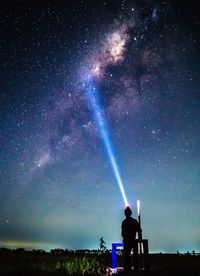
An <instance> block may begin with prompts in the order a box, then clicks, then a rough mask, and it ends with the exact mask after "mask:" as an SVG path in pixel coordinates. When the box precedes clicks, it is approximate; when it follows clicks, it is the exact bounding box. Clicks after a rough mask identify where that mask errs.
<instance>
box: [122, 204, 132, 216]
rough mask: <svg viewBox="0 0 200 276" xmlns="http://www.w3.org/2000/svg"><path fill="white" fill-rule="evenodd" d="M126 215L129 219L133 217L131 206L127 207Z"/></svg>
mask: <svg viewBox="0 0 200 276" xmlns="http://www.w3.org/2000/svg"><path fill="white" fill-rule="evenodd" d="M124 214H125V216H126V217H127V218H129V217H130V216H131V215H132V211H131V208H130V207H129V206H127V207H126V209H125V210H124Z"/></svg>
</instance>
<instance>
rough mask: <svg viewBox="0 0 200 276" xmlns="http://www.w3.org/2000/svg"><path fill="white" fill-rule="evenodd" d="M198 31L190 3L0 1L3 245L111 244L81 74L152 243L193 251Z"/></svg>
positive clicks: (111, 213) (116, 203)
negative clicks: (95, 100)
mask: <svg viewBox="0 0 200 276" xmlns="http://www.w3.org/2000/svg"><path fill="white" fill-rule="evenodd" d="M199 32H200V14H199V9H198V1H167V0H165V1H153V0H143V1H139V0H133V1H129V0H127V1H126V0H115V1H114V0H113V1H112V0H110V1H109V0H105V1H103V0H102V1H100V0H96V1H95V0H85V1H84V0H82V1H78V0H77V1H76V0H68V1H51V0H43V1H29V0H28V1H25V0H21V1H20V0H18V1H1V3H0V119H1V121H0V247H10V248H16V247H24V248H30V249H31V248H35V249H37V248H42V249H45V250H50V249H52V248H64V249H66V248H68V249H83V248H97V247H98V246H99V238H100V237H104V240H105V242H106V246H107V247H108V248H110V247H111V243H112V242H120V241H121V222H122V220H123V218H124V214H123V211H124V207H125V205H124V201H123V198H122V195H121V192H120V189H119V187H118V184H117V181H116V178H115V175H114V173H113V169H112V164H111V162H110V160H109V157H108V153H107V149H106V147H105V141H104V138H103V136H102V133H101V131H100V124H99V123H98V121H97V118H96V115H95V110H94V109H95V108H94V105H92V100H91V98H90V93H88V90H89V88H88V80H90V81H91V82H92V84H91V85H92V86H93V87H94V89H96V92H95V93H97V94H98V97H99V106H98V108H99V110H100V113H101V114H103V117H104V119H105V122H104V123H105V124H106V126H107V127H106V131H107V133H108V136H109V139H110V143H111V144H112V147H113V151H114V155H115V158H116V162H117V164H118V168H119V171H120V174H121V178H122V181H123V185H124V189H125V193H126V195H127V198H128V202H129V204H130V206H131V208H132V209H133V216H134V217H136V216H137V209H136V201H137V200H138V199H139V200H140V201H141V212H142V213H141V221H142V228H143V236H144V237H145V238H147V239H149V246H150V251H151V252H159V251H162V252H176V251H177V250H179V251H187V250H193V249H194V250H196V251H198V250H199V248H200V41H199V40H200V34H199ZM89 92H90V91H89Z"/></svg>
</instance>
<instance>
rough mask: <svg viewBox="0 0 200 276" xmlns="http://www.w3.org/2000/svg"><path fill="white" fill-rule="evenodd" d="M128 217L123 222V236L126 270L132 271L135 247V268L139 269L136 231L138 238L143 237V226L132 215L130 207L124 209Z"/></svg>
mask: <svg viewBox="0 0 200 276" xmlns="http://www.w3.org/2000/svg"><path fill="white" fill-rule="evenodd" d="M124 214H125V216H126V218H125V219H124V220H123V222H122V226H121V228H122V237H123V243H124V271H125V272H130V271H131V256H130V254H131V250H132V249H133V253H134V254H133V266H134V270H138V268H139V262H138V244H137V241H136V233H138V238H141V232H142V230H141V228H140V225H139V223H138V221H137V220H136V219H134V218H133V217H131V215H132V211H131V209H130V208H129V207H126V209H125V210H124Z"/></svg>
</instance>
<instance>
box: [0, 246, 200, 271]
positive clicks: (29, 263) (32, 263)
mask: <svg viewBox="0 0 200 276" xmlns="http://www.w3.org/2000/svg"><path fill="white" fill-rule="evenodd" d="M103 245H104V246H105V244H104V243H103ZM177 253H178V251H177ZM177 253H176V254H164V253H163V254H150V261H151V264H152V265H151V270H152V274H151V272H149V273H150V274H149V273H147V274H148V276H149V275H154V274H153V273H155V271H162V273H161V275H171V274H173V272H175V273H176V275H179V272H188V275H192V273H191V272H193V271H195V273H196V272H197V273H196V275H198V273H199V272H200V254H199V253H196V252H195V251H194V250H193V251H191V252H189V254H188V253H187V252H186V253H184V254H183V253H182V254H177ZM117 258H118V265H119V266H123V256H121V254H120V255H118V256H117ZM0 260H1V262H0V263H1V264H0V275H29V276H30V275H37V276H40V275H49V274H50V275H51V276H53V275H60V276H61V275H65V276H67V275H71V276H75V275H79V276H81V275H88V276H89V275H93V276H95V275H106V273H107V271H108V268H109V267H111V250H108V249H106V250H105V251H104V252H103V251H101V250H100V249H97V250H96V249H92V250H90V249H81V250H68V249H65V250H64V249H59V248H57V249H52V250H50V252H46V251H44V250H42V249H37V250H35V249H33V250H31V251H30V250H26V249H24V248H19V249H7V248H0ZM156 275H160V274H156Z"/></svg>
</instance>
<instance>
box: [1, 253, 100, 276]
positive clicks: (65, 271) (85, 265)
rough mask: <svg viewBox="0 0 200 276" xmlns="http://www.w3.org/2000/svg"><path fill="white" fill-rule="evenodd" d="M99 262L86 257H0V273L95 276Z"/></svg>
mask: <svg viewBox="0 0 200 276" xmlns="http://www.w3.org/2000/svg"><path fill="white" fill-rule="evenodd" d="M98 270H99V262H97V260H96V258H95V257H91V256H89V257H87V256H58V257H57V256H31V255H29V256H27V255H26V254H25V255H24V254H23V255H9V256H8V255H4V256H3V257H2V256H1V262H0V273H1V275H2V274H8V273H10V274H11V273H14V272H15V273H17V275H19V274H20V275H22V274H23V275H30V274H31V275H45V274H50V273H51V274H52V273H53V274H55V273H56V274H57V273H59V275H97V274H98Z"/></svg>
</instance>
